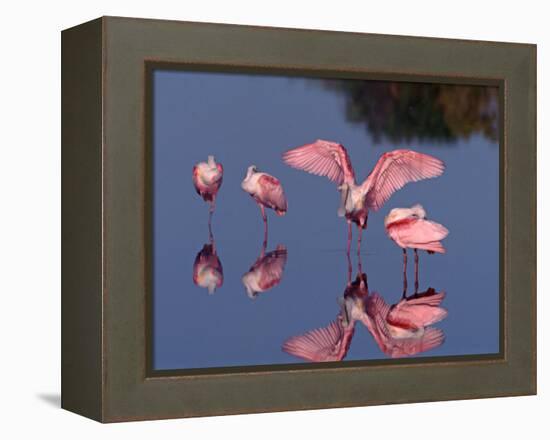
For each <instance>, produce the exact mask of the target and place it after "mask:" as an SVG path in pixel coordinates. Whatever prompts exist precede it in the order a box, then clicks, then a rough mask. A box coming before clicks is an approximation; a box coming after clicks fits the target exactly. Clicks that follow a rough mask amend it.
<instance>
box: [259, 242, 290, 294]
mask: <svg viewBox="0 0 550 440" xmlns="http://www.w3.org/2000/svg"><path fill="white" fill-rule="evenodd" d="M286 260H287V251H286V248H285V247H284V246H282V245H279V246H277V249H276V250H274V251H272V252H268V253H267V254H266V255H264V256H263V257H262V258H260V259H259V260H258V261H256V262H255V263H254V265H253V266H252V267H251V268H250V271H259V274H260V280H259V285H260V287H261V288H262V289H263V290H264V291H265V290H269V289H272V288H273V287H275V286H276V285H277V284H279V283H280V282H281V279H282V278H283V274H284V270H285V264H286Z"/></svg>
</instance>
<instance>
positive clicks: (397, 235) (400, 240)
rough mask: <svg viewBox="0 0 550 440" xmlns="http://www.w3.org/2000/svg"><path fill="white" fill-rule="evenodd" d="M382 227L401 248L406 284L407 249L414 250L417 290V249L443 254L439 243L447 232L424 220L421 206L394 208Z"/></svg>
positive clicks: (416, 285)
mask: <svg viewBox="0 0 550 440" xmlns="http://www.w3.org/2000/svg"><path fill="white" fill-rule="evenodd" d="M384 227H385V228H386V233H387V234H388V236H389V237H390V238H391V239H392V240H393V241H394V242H395V243H396V244H397V245H398V246H399V247H401V248H403V279H404V283H405V286H406V283H407V248H411V249H414V263H415V265H414V274H415V289H417V288H418V249H423V250H425V251H427V252H428V253H429V254H433V253H434V252H437V253H440V254H444V253H445V248H444V247H443V244H442V243H441V240H443V239H444V238H445V237H446V236H447V235H449V230H448V229H447V228H446V227H445V226H443V225H440V224H439V223H436V222H432V221H430V220H427V219H426V211H425V210H424V208H423V207H422V205H414V206H412V207H411V208H394V209H392V210H391V211H390V213H389V214H388V215H387V216H386V218H385V219H384Z"/></svg>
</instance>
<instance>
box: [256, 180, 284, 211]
mask: <svg viewBox="0 0 550 440" xmlns="http://www.w3.org/2000/svg"><path fill="white" fill-rule="evenodd" d="M258 184H259V187H260V191H261V194H260V198H261V200H262V202H263V203H264V204H265V205H267V206H269V207H270V208H272V209H274V210H275V211H276V212H277V214H279V215H283V214H284V213H285V212H286V210H287V202H286V196H285V193H284V191H283V186H282V185H281V182H279V179H277V178H276V177H273V176H270V175H269V174H263V175H262V176H260V177H259V179H258Z"/></svg>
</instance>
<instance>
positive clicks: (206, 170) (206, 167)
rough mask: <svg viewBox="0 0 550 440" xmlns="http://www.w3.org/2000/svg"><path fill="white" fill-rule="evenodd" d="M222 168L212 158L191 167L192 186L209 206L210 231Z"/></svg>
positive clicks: (220, 184) (221, 179)
mask: <svg viewBox="0 0 550 440" xmlns="http://www.w3.org/2000/svg"><path fill="white" fill-rule="evenodd" d="M222 181H223V166H222V164H221V163H216V161H215V159H214V156H208V160H207V161H206V162H199V163H198V164H196V165H195V166H194V167H193V185H194V186H195V190H196V191H197V194H199V195H200V196H201V197H202V199H203V200H204V201H205V202H207V203H208V204H209V217H208V228H209V230H210V231H211V223H212V214H213V213H214V209H215V207H216V196H217V194H218V191H219V190H220V186H222Z"/></svg>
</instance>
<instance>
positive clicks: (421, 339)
mask: <svg viewBox="0 0 550 440" xmlns="http://www.w3.org/2000/svg"><path fill="white" fill-rule="evenodd" d="M394 307H395V306H394ZM418 307H424V305H423V306H420V305H418ZM428 307H432V306H428ZM433 307H439V306H433ZM366 310H367V314H368V316H369V318H370V319H369V320H368V321H367V322H366V326H367V329H368V330H369V332H370V333H371V334H372V336H373V338H374V340H375V341H376V343H377V345H378V346H379V347H380V349H381V350H382V351H383V352H384V353H385V354H386V355H388V356H390V357H392V358H399V357H405V356H413V355H416V354H419V353H423V352H425V351H428V350H432V349H434V348H437V347H439V346H440V345H441V344H443V342H444V341H445V335H444V333H443V331H442V330H441V329H438V328H435V327H428V325H429V323H430V322H436V321H437V320H441V319H443V318H444V317H445V316H446V312H444V309H442V310H443V312H442V311H437V312H436V313H423V312H418V313H416V316H413V315H415V314H414V313H409V314H408V319H407V320H405V321H407V325H405V326H404V325H403V321H404V320H403V319H402V318H401V317H400V319H398V320H397V323H396V321H392V319H395V317H396V316H395V315H397V316H398V317H399V314H400V313H401V311H398V312H394V316H393V318H389V316H390V314H391V311H392V308H391V307H390V306H389V305H388V304H387V303H386V302H385V301H384V299H383V298H382V297H381V296H380V295H379V294H378V293H376V292H374V293H373V294H372V295H371V296H370V297H369V299H368V301H366ZM403 315H404V314H402V316H403ZM392 322H393V323H392ZM412 323H414V325H412V326H411V325H410V324H412ZM397 324H398V325H397Z"/></svg>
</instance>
